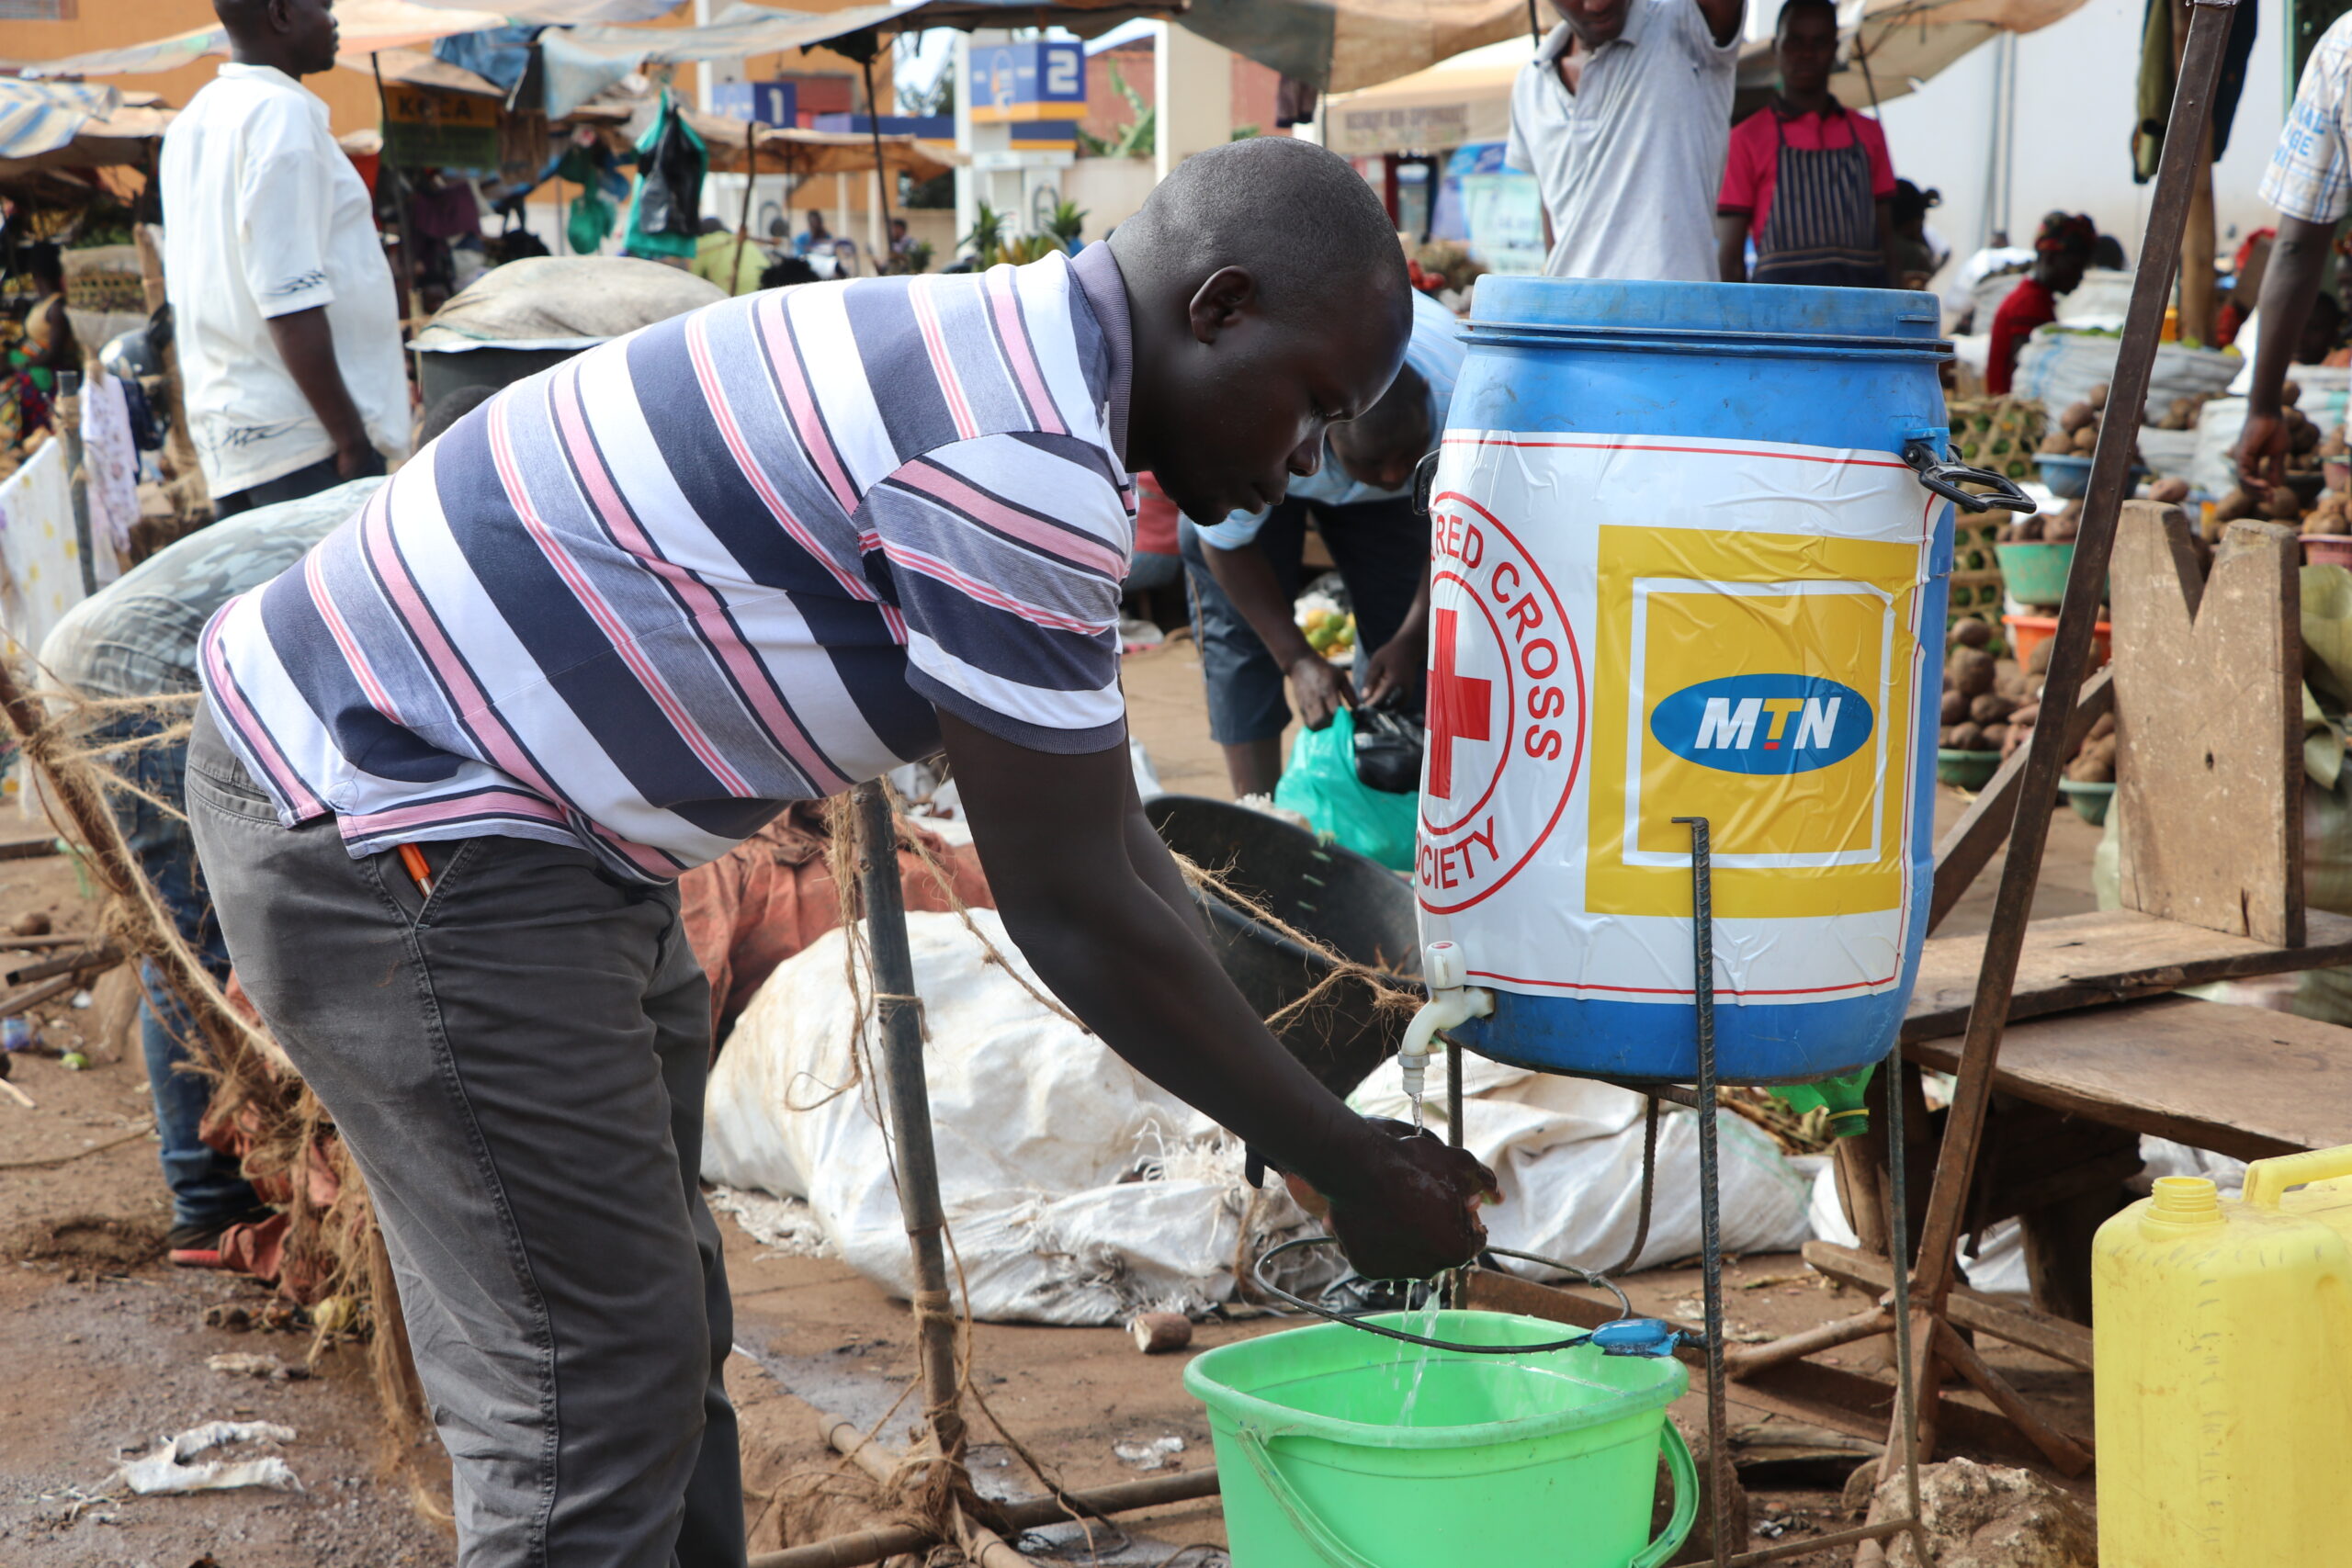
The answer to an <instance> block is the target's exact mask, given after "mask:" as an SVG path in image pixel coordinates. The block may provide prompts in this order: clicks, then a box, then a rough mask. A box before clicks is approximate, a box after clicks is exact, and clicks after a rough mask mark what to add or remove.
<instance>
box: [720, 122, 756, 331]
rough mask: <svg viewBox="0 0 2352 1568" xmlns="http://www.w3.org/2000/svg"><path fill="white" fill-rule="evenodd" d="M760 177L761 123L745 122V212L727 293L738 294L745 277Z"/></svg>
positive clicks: (739, 221)
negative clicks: (754, 191) (745, 245)
mask: <svg viewBox="0 0 2352 1568" xmlns="http://www.w3.org/2000/svg"><path fill="white" fill-rule="evenodd" d="M759 177H760V122H759V121H758V120H756V119H747V120H745V121H744V122H743V211H742V215H741V217H739V218H737V219H736V220H735V259H734V260H732V261H730V262H729V263H728V264H727V292H728V293H729V294H730V295H732V294H735V293H737V292H738V290H737V288H736V287H735V280H736V279H737V278H740V277H741V276H743V242H744V241H746V240H748V239H750V238H751V236H752V186H753V185H755V184H757V183H758V181H759Z"/></svg>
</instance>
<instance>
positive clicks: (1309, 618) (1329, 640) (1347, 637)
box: [1298, 609, 1356, 653]
mask: <svg viewBox="0 0 2352 1568" xmlns="http://www.w3.org/2000/svg"><path fill="white" fill-rule="evenodd" d="M1298 628H1299V630H1301V631H1303V632H1305V633H1306V646H1307V647H1309V648H1311V649H1314V650H1315V651H1316V652H1317V653H1344V652H1346V651H1347V650H1348V649H1351V648H1353V647H1355V645H1356V618H1355V616H1354V615H1341V614H1340V612H1339V611H1337V610H1326V609H1313V610H1309V611H1307V612H1306V615H1304V616H1302V617H1301V618H1300V620H1299V623H1298Z"/></svg>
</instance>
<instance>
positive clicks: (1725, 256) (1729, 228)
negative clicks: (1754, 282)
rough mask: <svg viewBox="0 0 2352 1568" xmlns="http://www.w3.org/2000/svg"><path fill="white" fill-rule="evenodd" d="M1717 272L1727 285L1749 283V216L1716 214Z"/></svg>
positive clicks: (1732, 213)
mask: <svg viewBox="0 0 2352 1568" xmlns="http://www.w3.org/2000/svg"><path fill="white" fill-rule="evenodd" d="M1715 270H1716V272H1717V273H1719V274H1720V275H1721V276H1722V277H1723V280H1724V282H1725V283H1745V282H1747V214H1745V213H1737V212H1718V213H1716V214H1715Z"/></svg>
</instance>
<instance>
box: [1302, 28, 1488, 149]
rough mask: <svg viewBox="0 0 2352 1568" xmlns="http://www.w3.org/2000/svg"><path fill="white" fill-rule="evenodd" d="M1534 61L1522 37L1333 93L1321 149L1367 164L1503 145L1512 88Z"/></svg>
mask: <svg viewBox="0 0 2352 1568" xmlns="http://www.w3.org/2000/svg"><path fill="white" fill-rule="evenodd" d="M1534 58H1535V43H1534V40H1533V39H1530V38H1528V37H1526V36H1525V35H1523V34H1522V35H1521V36H1520V37H1518V38H1516V39H1507V40H1505V41H1504V42H1501V43H1493V44H1488V45H1487V46H1486V47H1485V48H1483V49H1474V50H1471V51H1469V52H1467V53H1465V54H1457V55H1455V56H1454V57H1453V59H1451V60H1445V61H1441V62H1438V63H1437V64H1435V65H1432V66H1430V68H1429V69H1428V70H1426V71H1416V72H1414V73H1412V74H1411V75H1410V76H1400V77H1398V78H1397V80H1396V81H1394V82H1387V83H1384V84H1382V85H1380V86H1377V87H1366V88H1363V89H1362V90H1361V91H1358V92H1353V93H1338V94H1334V95H1333V96H1331V97H1330V98H1329V99H1328V100H1326V102H1325V104H1324V110H1323V144H1324V145H1325V146H1327V147H1329V148H1330V149H1331V151H1332V152H1339V153H1342V154H1344V155H1346V156H1349V157H1368V156H1370V155H1371V154H1373V153H1375V152H1437V151H1441V150H1442V149H1444V148H1448V147H1465V146H1468V145H1469V144H1470V143H1472V142H1474V141H1502V140H1503V139H1504V138H1505V137H1507V136H1509V135H1510V85H1511V84H1512V83H1513V82H1514V81H1516V80H1518V78H1519V73H1520V70H1521V67H1523V66H1524V65H1525V64H1526V63H1527V62H1529V61H1531V60H1532V59H1534Z"/></svg>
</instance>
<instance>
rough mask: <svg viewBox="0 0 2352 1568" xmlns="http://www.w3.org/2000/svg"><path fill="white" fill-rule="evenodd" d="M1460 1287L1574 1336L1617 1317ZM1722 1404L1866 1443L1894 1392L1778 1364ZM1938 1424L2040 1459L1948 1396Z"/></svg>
mask: <svg viewBox="0 0 2352 1568" xmlns="http://www.w3.org/2000/svg"><path fill="white" fill-rule="evenodd" d="M1463 1280H1464V1302H1465V1303H1467V1304H1468V1305H1470V1306H1473V1307H1477V1308H1482V1309H1484V1310H1486V1311H1489V1312H1514V1313H1518V1314H1521V1315H1522V1316H1526V1317H1540V1318H1544V1319H1546V1320H1547V1321H1549V1322H1553V1323H1565V1324H1567V1325H1570V1326H1571V1327H1576V1328H1598V1327H1600V1325H1602V1324H1604V1323H1608V1322H1611V1321H1612V1320H1613V1319H1614V1318H1615V1317H1616V1316H1617V1303H1615V1302H1601V1301H1595V1300H1593V1299H1592V1298H1590V1297H1589V1296H1582V1295H1578V1294H1577V1293H1576V1292H1573V1291H1563V1290H1558V1289H1555V1288H1554V1287H1553V1286H1550V1285H1539V1284H1536V1283H1535V1282H1534V1281H1532V1280H1522V1279H1520V1278H1519V1277H1518V1276H1517V1275H1515V1274H1498V1273H1494V1272H1492V1271H1490V1270H1487V1269H1468V1270H1466V1271H1464V1275H1463ZM1669 1321H1671V1320H1669ZM1675 1326H1676V1327H1678V1328H1680V1329H1683V1330H1684V1331H1685V1332H1687V1333H1689V1334H1691V1335H1694V1336H1695V1335H1698V1334H1699V1333H1700V1332H1701V1330H1700V1329H1699V1327H1698V1325H1695V1324H1682V1323H1678V1324H1676V1325H1675ZM1675 1354H1676V1355H1677V1356H1678V1357H1679V1358H1680V1359H1682V1360H1684V1361H1686V1362H1689V1363H1691V1364H1692V1365H1694V1366H1695V1365H1699V1364H1701V1363H1702V1362H1703V1361H1704V1360H1705V1359H1706V1358H1705V1355H1704V1353H1703V1352H1702V1351H1700V1350H1698V1349H1696V1348H1692V1347H1691V1346H1689V1345H1684V1346H1682V1347H1680V1348H1678V1349H1677V1350H1676V1352H1675ZM1729 1397H1730V1399H1731V1401H1732V1403H1734V1404H1750V1405H1754V1406H1755V1407H1756V1408H1758V1409H1759V1410H1768V1411H1770V1412H1772V1413H1773V1414H1774V1415H1778V1416H1789V1417H1791V1418H1792V1419H1793V1420H1798V1421H1804V1422H1807V1423H1810V1424H1811V1425H1813V1426H1816V1427H1828V1428H1829V1429H1830V1430H1831V1431H1833V1432H1844V1433H1846V1434H1848V1435H1849V1436H1851V1437H1856V1438H1870V1439H1871V1440H1872V1441H1876V1440H1878V1439H1879V1438H1883V1437H1885V1435H1886V1429H1887V1423H1888V1421H1889V1420H1890V1419H1892V1417H1893V1416H1894V1384H1892V1383H1886V1382H1880V1381H1879V1380H1878V1379H1876V1378H1873V1377H1869V1376H1866V1375H1864V1374H1863V1373H1860V1372H1857V1371H1849V1370H1847V1369H1846V1368H1844V1367H1831V1366H1824V1365H1823V1364H1821V1363H1820V1362H1818V1361H1784V1362H1781V1364H1779V1365H1777V1366H1772V1367H1767V1368H1765V1369H1764V1370H1763V1371H1759V1372H1758V1373H1756V1374H1754V1375H1753V1376H1750V1377H1743V1378H1740V1379H1738V1380H1736V1381H1735V1382H1733V1383H1732V1384H1731V1386H1730V1389H1729ZM1942 1420H1943V1429H1944V1430H1945V1431H1946V1432H1947V1433H1949V1434H1950V1435H1951V1438H1953V1439H1954V1440H1955V1441H1956V1442H1959V1443H1961V1444H1962V1445H1963V1446H1965V1447H1967V1448H1969V1449H1972V1450H1975V1451H1977V1452H1979V1453H1989V1454H1997V1455H2004V1456H2007V1457H2008V1458H2010V1459H2021V1460H2029V1461H2040V1460H2041V1450H2038V1449H2036V1448H2035V1447H2034V1446H2033V1444H2032V1442H2031V1441H2030V1439H2029V1438H2027V1437H2026V1436H2025V1434H2024V1433H2022V1432H2020V1431H2018V1429H2017V1427H2014V1426H2012V1425H2010V1423H2009V1421H2008V1418H2007V1416H2002V1415H2000V1414H1999V1413H1998V1412H1996V1411H1993V1410H1988V1409H1986V1408H1985V1407H1984V1406H1983V1405H1981V1404H1973V1403H1971V1402H1970V1401H1967V1400H1961V1399H1954V1398H1951V1396H1950V1395H1947V1396H1946V1397H1945V1398H1944V1400H1943V1412H1942Z"/></svg>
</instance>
